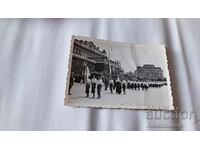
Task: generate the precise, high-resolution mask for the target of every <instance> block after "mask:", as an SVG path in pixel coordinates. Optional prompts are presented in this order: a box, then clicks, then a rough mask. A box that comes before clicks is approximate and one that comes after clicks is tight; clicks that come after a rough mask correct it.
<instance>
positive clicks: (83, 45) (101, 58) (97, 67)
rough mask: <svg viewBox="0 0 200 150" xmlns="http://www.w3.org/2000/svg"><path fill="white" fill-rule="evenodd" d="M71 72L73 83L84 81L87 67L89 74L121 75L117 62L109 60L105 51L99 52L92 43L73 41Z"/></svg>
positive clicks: (119, 65) (121, 70) (121, 71)
mask: <svg viewBox="0 0 200 150" xmlns="http://www.w3.org/2000/svg"><path fill="white" fill-rule="evenodd" d="M73 44H74V45H73V53H72V67H71V72H74V77H75V82H80V80H81V79H83V80H84V79H85V75H86V74H87V72H86V71H87V69H86V68H87V67H88V68H89V71H90V73H93V72H98V73H104V72H105V73H108V74H112V73H123V69H122V68H121V64H120V62H119V61H113V60H110V59H109V58H108V56H107V53H106V51H105V50H100V48H99V47H97V46H96V45H95V44H94V43H93V42H92V41H83V40H77V39H75V40H74V43H73Z"/></svg>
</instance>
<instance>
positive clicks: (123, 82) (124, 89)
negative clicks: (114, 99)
mask: <svg viewBox="0 0 200 150" xmlns="http://www.w3.org/2000/svg"><path fill="white" fill-rule="evenodd" d="M122 89H123V92H124V94H126V80H124V79H123V80H122Z"/></svg>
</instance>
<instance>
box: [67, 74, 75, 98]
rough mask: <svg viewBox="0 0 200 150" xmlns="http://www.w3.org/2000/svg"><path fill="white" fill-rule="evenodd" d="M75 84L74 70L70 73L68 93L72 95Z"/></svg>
mask: <svg viewBox="0 0 200 150" xmlns="http://www.w3.org/2000/svg"><path fill="white" fill-rule="evenodd" d="M73 84H74V72H72V73H71V75H70V80H69V89H68V95H71V88H72V85H73Z"/></svg>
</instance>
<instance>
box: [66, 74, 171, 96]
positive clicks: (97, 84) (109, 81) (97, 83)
mask: <svg viewBox="0 0 200 150" xmlns="http://www.w3.org/2000/svg"><path fill="white" fill-rule="evenodd" d="M80 84H82V82H80ZM85 84H86V85H85V93H86V97H89V96H90V92H91V94H92V98H95V97H96V95H97V98H101V93H102V88H103V86H104V87H105V89H104V90H105V91H107V90H108V89H109V90H110V93H111V94H112V93H114V91H115V93H116V94H121V93H123V94H126V89H130V90H148V89H149V88H160V87H162V86H164V85H167V83H166V82H156V81H154V82H153V81H128V80H125V79H120V78H119V77H117V78H116V79H113V78H112V77H110V78H104V77H102V76H95V75H91V76H90V77H88V78H87V80H86V82H85ZM72 85H73V79H71V78H70V83H69V95H70V90H71V87H72Z"/></svg>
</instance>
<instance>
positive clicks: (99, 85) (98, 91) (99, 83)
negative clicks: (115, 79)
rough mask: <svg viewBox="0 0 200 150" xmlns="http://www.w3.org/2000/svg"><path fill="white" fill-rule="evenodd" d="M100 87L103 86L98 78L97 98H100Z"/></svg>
mask: <svg viewBox="0 0 200 150" xmlns="http://www.w3.org/2000/svg"><path fill="white" fill-rule="evenodd" d="M102 85H103V81H102V79H101V78H98V80H97V95H98V98H101V88H102Z"/></svg>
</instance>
